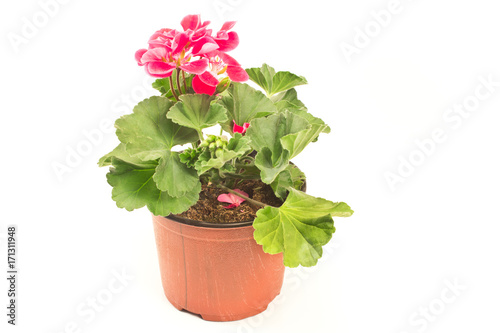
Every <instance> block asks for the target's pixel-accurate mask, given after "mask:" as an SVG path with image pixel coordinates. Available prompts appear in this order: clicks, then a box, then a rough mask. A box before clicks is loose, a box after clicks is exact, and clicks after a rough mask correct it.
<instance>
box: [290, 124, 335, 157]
mask: <svg viewBox="0 0 500 333" xmlns="http://www.w3.org/2000/svg"><path fill="white" fill-rule="evenodd" d="M300 118H301V117H300ZM302 119H304V118H302ZM327 128H328V125H326V124H311V125H310V127H309V128H308V129H305V130H302V131H300V132H297V133H292V134H289V135H286V136H283V137H282V138H281V140H280V141H281V144H282V146H283V148H285V149H286V150H288V151H289V152H290V159H292V158H294V157H295V156H297V155H298V154H299V153H300V152H302V150H304V148H305V147H306V146H307V145H308V144H309V143H311V142H313V141H315V140H316V139H317V137H318V136H319V134H320V133H322V132H324V131H325V130H326V129H327Z"/></svg>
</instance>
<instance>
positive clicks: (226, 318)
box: [167, 297, 267, 321]
mask: <svg viewBox="0 0 500 333" xmlns="http://www.w3.org/2000/svg"><path fill="white" fill-rule="evenodd" d="M167 300H168V301H169V302H170V304H172V305H173V306H174V307H175V308H176V309H177V310H179V311H183V312H188V313H190V314H192V315H194V316H199V317H201V318H202V319H203V320H206V321H235V320H242V319H245V318H248V317H252V316H256V315H258V314H259V313H262V312H264V311H266V310H267V305H266V306H264V307H262V308H260V309H255V310H252V311H250V312H245V313H238V314H227V315H218V314H203V313H194V312H191V311H189V310H187V309H184V308H183V307H182V306H180V305H179V304H177V303H175V302H172V301H171V300H169V299H168V297H167Z"/></svg>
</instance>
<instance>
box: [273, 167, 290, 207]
mask: <svg viewBox="0 0 500 333" xmlns="http://www.w3.org/2000/svg"><path fill="white" fill-rule="evenodd" d="M270 185H271V188H272V189H273V191H274V194H275V195H276V196H277V197H278V198H280V199H281V200H285V199H286V196H287V194H288V188H290V187H293V180H292V174H291V173H290V171H288V170H286V169H285V170H283V171H281V172H280V174H279V175H278V176H277V177H276V179H274V181H273V182H272V183H271V184H270Z"/></svg>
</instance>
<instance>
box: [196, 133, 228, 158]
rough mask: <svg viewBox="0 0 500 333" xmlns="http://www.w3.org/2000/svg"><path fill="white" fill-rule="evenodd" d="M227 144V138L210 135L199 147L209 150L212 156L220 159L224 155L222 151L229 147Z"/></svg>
mask: <svg viewBox="0 0 500 333" xmlns="http://www.w3.org/2000/svg"><path fill="white" fill-rule="evenodd" d="M227 143H228V142H227V138H226V137H225V136H216V135H209V136H208V137H207V138H206V139H205V140H203V141H202V142H201V143H200V145H199V146H198V147H200V148H208V149H209V150H210V151H211V152H212V154H215V156H216V157H219V155H220V154H222V149H223V148H225V147H226V146H227Z"/></svg>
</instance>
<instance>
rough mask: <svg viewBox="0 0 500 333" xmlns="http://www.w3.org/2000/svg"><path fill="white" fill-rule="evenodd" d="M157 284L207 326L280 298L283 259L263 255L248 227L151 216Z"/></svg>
mask: <svg viewBox="0 0 500 333" xmlns="http://www.w3.org/2000/svg"><path fill="white" fill-rule="evenodd" d="M153 224H154V232H155V238H156V246H157V249H158V259H159V262H160V272H161V280H162V284H163V290H164V291H165V295H166V296H167V299H168V300H169V301H170V303H172V304H173V305H174V306H175V307H176V308H177V309H179V310H183V309H184V310H187V311H189V312H191V313H194V314H199V315H201V317H202V318H203V319H205V320H210V321H230V320H239V319H243V318H247V317H250V316H254V315H256V314H258V313H260V312H262V311H264V310H265V309H266V308H267V305H268V304H269V303H270V302H271V301H272V300H273V299H274V298H275V297H276V296H277V295H278V294H279V293H280V291H281V286H282V284H283V276H284V272H285V266H284V265H283V255H282V254H281V253H280V254H277V255H271V254H267V253H264V251H263V250H262V246H260V245H258V244H257V243H256V242H255V240H254V238H253V231H254V229H253V227H252V222H240V223H228V224H213V223H206V222H200V221H193V220H189V219H184V218H180V217H176V216H169V217H168V218H167V217H162V216H153Z"/></svg>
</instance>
